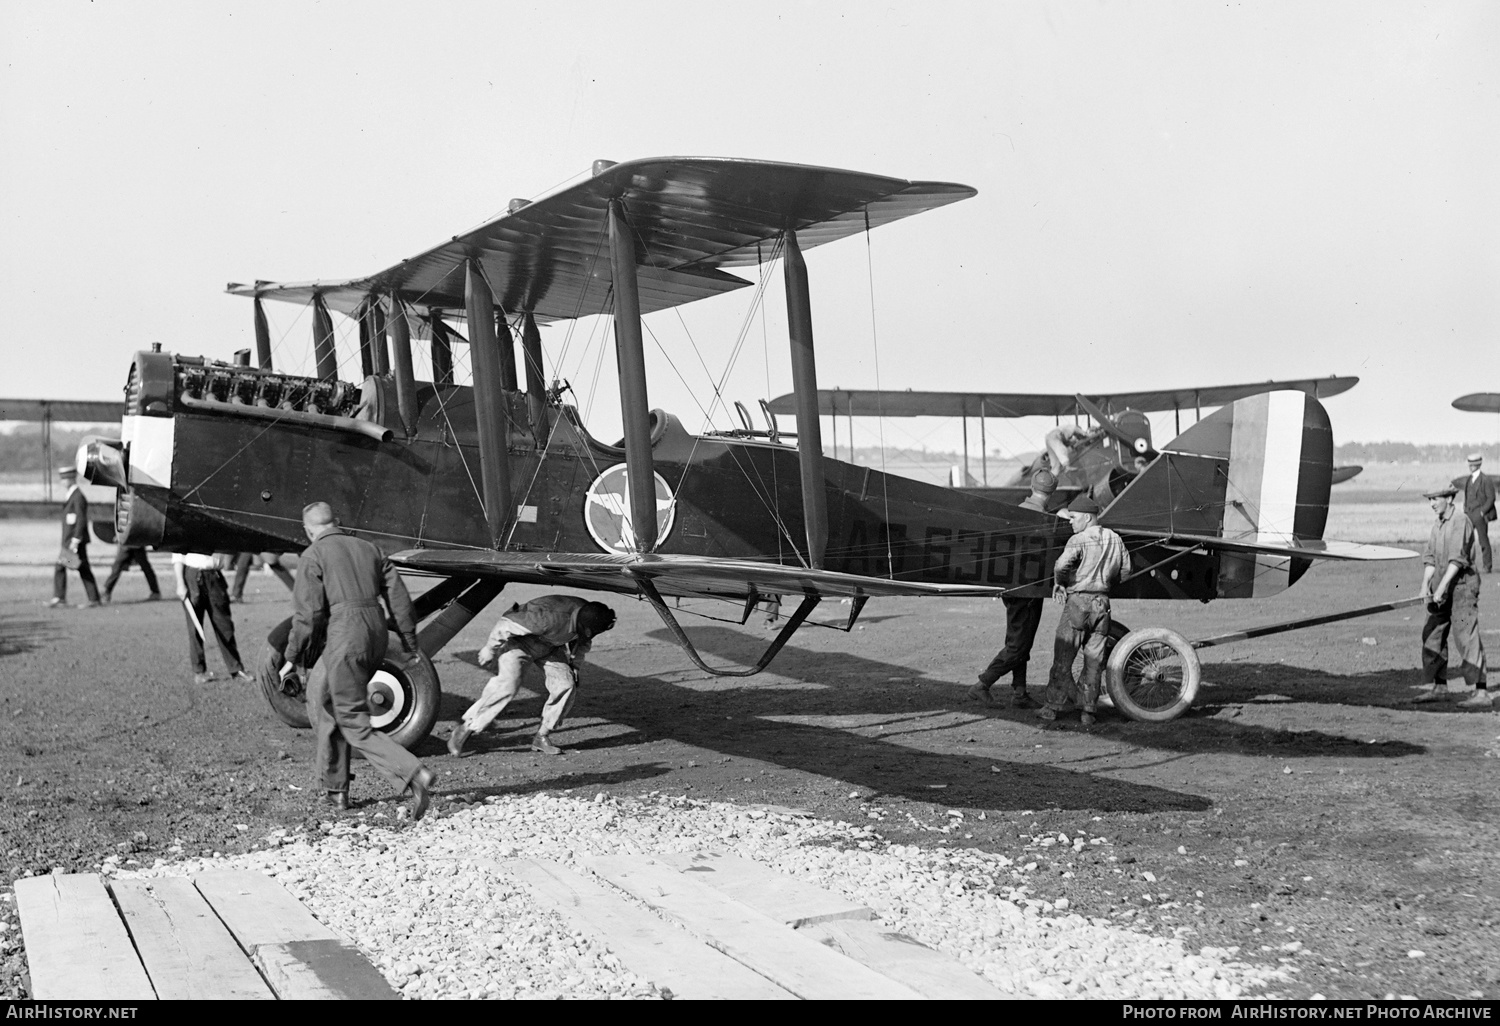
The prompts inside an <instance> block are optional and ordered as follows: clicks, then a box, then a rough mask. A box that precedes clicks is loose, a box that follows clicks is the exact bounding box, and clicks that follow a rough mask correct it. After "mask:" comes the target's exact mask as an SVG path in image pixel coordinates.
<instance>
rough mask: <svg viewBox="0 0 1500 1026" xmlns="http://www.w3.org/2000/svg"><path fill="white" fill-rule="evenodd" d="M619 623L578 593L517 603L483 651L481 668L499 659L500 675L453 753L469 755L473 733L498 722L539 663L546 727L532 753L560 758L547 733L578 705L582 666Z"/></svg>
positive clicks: (451, 738) (463, 726)
mask: <svg viewBox="0 0 1500 1026" xmlns="http://www.w3.org/2000/svg"><path fill="white" fill-rule="evenodd" d="M614 625H615V611H614V610H613V609H610V608H609V607H608V606H606V605H605V604H604V603H602V602H589V601H587V600H585V599H581V598H577V597H575V596H573V595H543V596H542V597H540V598H534V599H532V600H531V601H530V602H528V603H526V604H525V605H524V606H522V605H514V606H511V607H510V610H509V611H508V612H507V613H506V614H505V615H504V616H502V617H501V618H500V619H499V621H498V622H497V623H496V624H495V628H494V630H492V631H490V636H489V639H488V640H487V641H486V642H485V643H484V647H483V648H481V649H480V650H479V665H481V666H483V665H484V664H485V663H487V662H489V661H490V660H491V659H494V660H495V675H494V676H493V677H491V678H490V679H489V681H488V682H487V683H486V684H485V686H484V691H483V692H481V693H480V695H479V700H478V701H476V702H475V703H474V704H473V705H471V706H469V708H468V709H466V710H465V711H464V718H463V721H462V722H460V723H459V724H458V725H457V726H456V727H454V728H453V733H451V734H449V735H448V751H449V752H450V753H452V754H453V755H459V754H461V753H462V752H463V749H464V742H465V741H467V740H468V739H469V735H471V734H477V733H478V732H479V731H481V730H484V728H486V727H488V726H489V725H490V724H491V723H493V722H494V720H495V717H496V716H499V715H500V712H501V710H502V709H504V708H505V707H506V705H508V704H509V703H510V700H511V699H512V698H514V697H515V696H516V691H517V690H518V689H519V688H520V686H521V671H522V669H523V668H524V667H525V665H526V663H528V662H531V663H536V664H538V665H540V666H541V667H542V671H543V672H544V673H545V674H546V676H547V704H546V705H545V706H543V707H542V723H541V726H540V727H539V728H538V729H537V733H536V737H534V738H532V741H531V750H532V751H533V752H541V753H542V754H544V755H558V754H560V753H561V751H562V749H560V748H558V747H557V746H556V745H554V744H553V743H552V742H551V741H549V740H547V735H548V734H550V733H552V732H553V731H554V730H556V729H557V728H558V727H559V726H560V725H561V724H562V720H563V717H564V716H566V715H567V713H568V710H569V709H571V708H572V707H573V696H574V695H575V694H576V692H577V688H578V668H579V666H581V665H582V664H583V657H584V656H585V655H587V654H588V651H589V649H590V648H591V647H592V645H593V642H594V638H596V637H598V636H599V635H600V634H603V633H604V632H605V631H607V630H609V629H610V628H612V627H613V626H614Z"/></svg>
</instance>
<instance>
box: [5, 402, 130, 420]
mask: <svg viewBox="0 0 1500 1026" xmlns="http://www.w3.org/2000/svg"><path fill="white" fill-rule="evenodd" d="M124 415H125V404H124V403H123V402H120V401H114V402H98V401H95V400H92V399H0V420H54V421H72V422H75V423H78V424H117V423H119V421H120V418H121V417H123V416H124Z"/></svg>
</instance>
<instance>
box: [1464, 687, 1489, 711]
mask: <svg viewBox="0 0 1500 1026" xmlns="http://www.w3.org/2000/svg"><path fill="white" fill-rule="evenodd" d="M1458 707H1459V708H1460V709H1475V710H1478V711H1479V712H1489V711H1490V710H1491V709H1493V708H1494V707H1495V698H1494V696H1493V695H1491V694H1490V693H1489V691H1488V690H1486V689H1485V688H1480V689H1479V690H1478V691H1475V692H1474V693H1473V694H1472V695H1470V696H1469V697H1468V698H1466V699H1464V700H1463V701H1462V702H1459V703H1458Z"/></svg>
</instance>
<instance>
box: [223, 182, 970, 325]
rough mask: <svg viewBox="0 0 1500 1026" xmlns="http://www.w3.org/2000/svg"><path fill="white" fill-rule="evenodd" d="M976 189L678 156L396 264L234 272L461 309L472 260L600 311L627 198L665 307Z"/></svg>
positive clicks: (558, 300) (502, 283)
mask: <svg viewBox="0 0 1500 1026" xmlns="http://www.w3.org/2000/svg"><path fill="white" fill-rule="evenodd" d="M973 195H975V190H974V189H972V188H970V187H969V186H966V185H956V184H952V183H948V182H909V181H904V180H902V179H898V178H886V177H882V176H878V175H867V174H860V173H857V172H852V171H839V170H834V169H831V168H821V167H807V166H804V165H800V164H782V163H774V162H770V161H757V160H726V159H718V158H699V157H668V158H651V159H646V160H632V161H626V162H623V163H619V164H614V165H612V166H610V167H607V168H605V169H604V170H602V171H600V172H599V173H598V174H596V175H595V176H594V177H592V178H590V179H589V180H588V181H585V182H581V183H579V184H577V185H573V186H569V187H568V188H565V189H562V190H560V191H558V192H555V193H553V194H552V195H550V196H545V197H543V198H541V199H538V200H536V201H534V202H531V203H527V204H525V205H521V206H517V207H516V208H515V209H513V210H511V211H510V212H509V213H507V214H504V215H502V216H501V217H499V218H496V219H495V220H493V221H491V222H489V223H487V224H485V225H482V226H480V227H479V228H476V229H474V230H473V231H469V232H465V233H464V234H462V235H456V236H454V237H453V238H452V239H451V240H450V241H448V242H444V243H442V244H441V245H438V246H435V247H433V248H432V249H429V250H427V251H426V252H424V253H421V254H419V255H417V256H414V257H411V258H410V259H407V260H403V261H401V262H400V263H399V264H396V265H395V266H394V267H388V268H386V269H385V270H383V271H380V272H378V273H376V274H373V275H370V276H368V277H364V278H350V279H344V280H337V281H312V282H301V283H295V284H281V283H275V282H266V281H257V282H255V283H254V284H252V285H240V284H234V283H231V284H230V285H229V286H228V291H229V292H231V293H233V294H234V295H239V296H254V297H257V298H264V299H280V300H287V301H289V302H296V303H307V302H309V301H311V300H312V298H313V297H314V296H315V295H320V296H322V298H323V301H324V302H325V303H326V304H327V305H328V307H329V308H330V309H334V310H339V311H341V312H343V313H346V314H354V313H356V312H357V311H358V310H359V307H360V305H361V304H362V303H363V302H364V301H365V300H366V298H367V297H368V296H369V295H370V294H371V293H375V292H378V293H385V294H389V293H392V292H394V293H396V294H398V295H399V296H400V297H401V298H402V300H403V301H404V302H406V303H407V304H408V305H410V306H415V307H418V308H426V309H429V310H430V309H440V310H443V311H446V312H448V313H449V314H450V315H452V316H455V317H458V318H459V319H461V318H462V315H463V310H464V308H465V303H464V262H465V260H466V259H467V258H468V257H471V256H472V257H476V258H477V259H478V261H479V263H480V265H481V266H482V267H483V269H484V273H485V277H486V278H487V279H488V281H489V283H490V287H491V288H492V289H493V291H494V293H495V297H496V299H497V301H498V302H499V304H500V305H501V306H502V307H503V308H504V309H506V310H511V311H519V310H529V311H531V312H532V313H533V315H534V316H535V318H536V319H537V320H538V321H539V322H544V321H552V320H564V319H571V318H576V317H580V316H585V315H589V314H597V313H600V312H602V311H603V310H604V309H605V307H606V303H607V301H608V297H609V292H610V285H611V275H610V260H609V246H608V218H607V211H608V207H609V202H610V200H611V199H619V200H620V201H621V203H622V204H623V206H624V208H625V216H626V220H627V221H628V222H629V225H630V229H631V231H632V232H633V233H634V234H635V236H636V252H637V253H645V254H650V260H651V263H649V264H642V265H641V266H640V268H639V277H640V281H639V285H640V301H641V312H642V313H651V312H653V311H656V310H665V309H668V308H670V307H673V306H678V305H681V304H683V303H690V302H692V301H694V300H697V299H704V298H707V297H709V296H715V295H718V294H720V293H723V292H729V291H733V290H734V289H738V288H743V287H744V286H746V285H749V284H751V283H750V282H749V281H747V280H745V279H744V278H740V277H738V276H736V275H733V274H730V273H728V272H726V271H724V270H723V268H726V267H749V266H755V265H757V264H760V263H762V262H764V261H765V260H766V259H768V258H769V256H770V255H771V251H772V249H773V248H774V245H775V242H776V240H777V238H778V237H779V236H780V235H781V233H782V231H783V230H785V229H786V228H788V227H792V228H795V229H796V231H797V240H798V243H799V244H800V246H801V248H802V249H804V250H806V249H809V248H811V247H813V246H821V245H823V244H824V243H827V242H833V241H835V240H837V239H841V238H844V237H846V236H849V235H854V234H857V233H859V232H863V231H865V230H866V229H867V228H874V227H878V226H880V225H883V224H888V223H890V222H892V221H896V220H899V219H900V218H903V217H909V216H910V215H912V214H917V213H921V212H922V211H924V210H931V209H933V208H934V207H940V206H944V205H945V204H948V203H953V202H955V201H957V200H962V199H968V198H969V197H970V196H973Z"/></svg>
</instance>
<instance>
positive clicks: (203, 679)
mask: <svg viewBox="0 0 1500 1026" xmlns="http://www.w3.org/2000/svg"><path fill="white" fill-rule="evenodd" d="M224 567H225V559H224V557H222V556H214V555H210V554H209V553H206V552H178V553H175V554H174V555H173V556H172V574H173V576H174V577H176V578H177V598H178V599H179V600H180V601H181V602H182V605H183V609H184V610H185V611H186V613H187V621H188V659H189V661H190V662H191V663H192V664H193V683H194V684H207V683H208V682H209V681H211V680H213V679H214V675H213V674H212V673H210V672H209V671H208V661H207V659H206V658H205V653H204V650H203V649H204V642H205V640H206V638H205V637H204V631H203V614H204V613H205V612H206V613H208V615H209V621H210V622H211V623H212V624H213V627H214V637H216V638H218V639H219V653H220V654H221V655H223V657H224V667H225V669H227V670H228V671H229V676H230V678H231V679H233V680H237V681H241V682H244V683H249V682H250V681H252V680H253V679H254V678H252V677H251V676H250V675H249V674H248V673H246V672H245V665H244V663H242V662H241V661H240V650H239V648H238V647H237V646H236V645H235V643H234V618H233V616H231V614H230V612H229V588H228V586H226V585H225V583H224Z"/></svg>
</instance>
